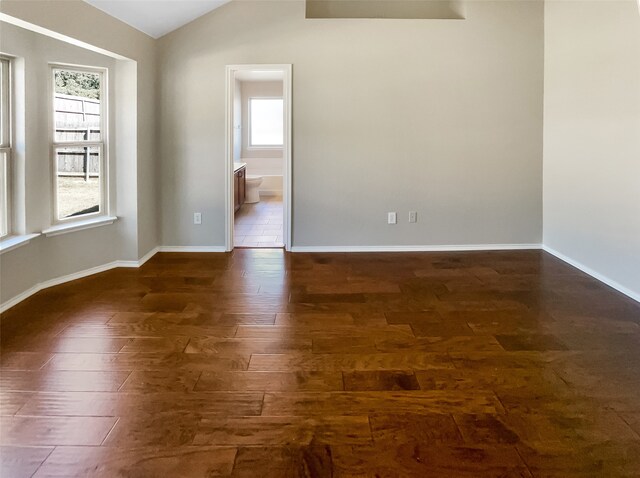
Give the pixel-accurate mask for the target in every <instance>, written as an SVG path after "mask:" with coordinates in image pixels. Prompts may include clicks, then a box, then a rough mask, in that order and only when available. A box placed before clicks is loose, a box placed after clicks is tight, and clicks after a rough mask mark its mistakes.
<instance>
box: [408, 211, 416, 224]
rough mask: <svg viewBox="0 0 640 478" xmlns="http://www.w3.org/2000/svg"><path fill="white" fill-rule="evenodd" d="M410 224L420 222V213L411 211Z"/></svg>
mask: <svg viewBox="0 0 640 478" xmlns="http://www.w3.org/2000/svg"><path fill="white" fill-rule="evenodd" d="M409 222H418V213H417V212H416V211H409Z"/></svg>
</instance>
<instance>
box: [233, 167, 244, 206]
mask: <svg viewBox="0 0 640 478" xmlns="http://www.w3.org/2000/svg"><path fill="white" fill-rule="evenodd" d="M246 190H247V163H234V164H233V198H234V199H233V202H234V208H233V210H234V212H238V209H240V207H241V206H242V205H243V204H244V199H245V192H246Z"/></svg>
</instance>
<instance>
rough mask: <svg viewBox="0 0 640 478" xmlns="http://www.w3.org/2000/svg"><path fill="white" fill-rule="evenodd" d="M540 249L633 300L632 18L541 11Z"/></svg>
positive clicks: (622, 8) (637, 132) (639, 146)
mask: <svg viewBox="0 0 640 478" xmlns="http://www.w3.org/2000/svg"><path fill="white" fill-rule="evenodd" d="M544 85H545V103H544V244H545V245H546V246H547V247H549V248H551V249H554V250H555V251H557V252H559V253H560V254H562V255H564V256H566V257H567V258H568V259H570V260H572V261H575V262H577V263H579V264H580V265H581V266H582V267H583V268H587V269H591V270H592V271H593V272H594V273H596V274H597V275H599V276H601V277H602V278H604V279H605V280H608V281H609V282H612V283H617V285H618V287H619V288H621V289H623V290H624V289H626V291H627V293H629V294H630V295H635V297H636V298H637V299H638V300H640V14H639V13H638V4H637V3H636V1H635V0H629V1H618V2H616V1H613V2H609V1H602V2H598V1H583V2H548V3H547V5H546V11H545V82H544Z"/></svg>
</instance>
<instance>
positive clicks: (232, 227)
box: [226, 65, 291, 251]
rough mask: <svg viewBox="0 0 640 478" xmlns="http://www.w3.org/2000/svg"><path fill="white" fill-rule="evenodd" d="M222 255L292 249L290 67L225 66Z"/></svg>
mask: <svg viewBox="0 0 640 478" xmlns="http://www.w3.org/2000/svg"><path fill="white" fill-rule="evenodd" d="M226 123H227V136H226V138H227V140H226V143H227V144H226V157H227V161H226V165H227V166H226V169H227V182H226V184H227V188H226V189H227V191H226V192H227V214H226V216H227V217H226V249H227V250H228V251H230V250H232V249H234V248H235V247H240V248H242V247H249V248H274V247H275V248H285V249H286V250H289V248H290V245H291V65H232V66H227V117H226Z"/></svg>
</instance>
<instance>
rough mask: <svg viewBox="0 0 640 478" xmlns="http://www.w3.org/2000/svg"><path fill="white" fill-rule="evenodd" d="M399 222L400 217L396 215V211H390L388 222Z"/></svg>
mask: <svg viewBox="0 0 640 478" xmlns="http://www.w3.org/2000/svg"><path fill="white" fill-rule="evenodd" d="M397 222H398V218H397V216H396V213H395V212H390V213H388V215H387V223H389V224H396V223H397Z"/></svg>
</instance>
